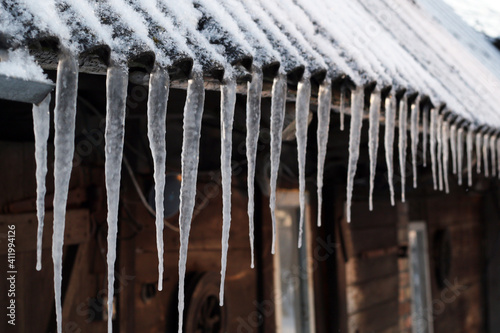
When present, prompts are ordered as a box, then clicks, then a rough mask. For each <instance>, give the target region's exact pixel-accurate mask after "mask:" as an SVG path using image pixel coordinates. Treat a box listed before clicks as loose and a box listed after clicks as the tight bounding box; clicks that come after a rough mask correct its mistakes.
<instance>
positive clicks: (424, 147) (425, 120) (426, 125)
mask: <svg viewBox="0 0 500 333" xmlns="http://www.w3.org/2000/svg"><path fill="white" fill-rule="evenodd" d="M428 134H429V106H428V105H426V106H425V107H424V111H423V113H422V157H423V164H424V167H426V166H427V144H428V138H427V135H428Z"/></svg>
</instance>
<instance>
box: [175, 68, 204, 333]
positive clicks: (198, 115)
mask: <svg viewBox="0 0 500 333" xmlns="http://www.w3.org/2000/svg"><path fill="white" fill-rule="evenodd" d="M204 101H205V88H204V85H203V74H202V73H201V72H197V71H195V72H193V73H192V74H191V78H190V79H189V81H188V87H187V95H186V104H185V105H184V123H183V131H184V133H183V137H182V153H181V174H182V181H181V191H180V194H179V197H180V203H179V211H180V214H179V233H180V248H179V291H178V304H177V308H178V311H179V325H178V332H179V333H182V332H183V329H182V324H183V313H184V279H185V277H186V259H187V250H188V244H189V231H190V229H191V218H192V217H193V210H194V204H195V197H196V180H197V177H198V159H199V148H200V135H201V119H202V116H203V105H204Z"/></svg>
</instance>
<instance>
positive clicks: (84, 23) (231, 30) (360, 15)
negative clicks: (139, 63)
mask: <svg viewBox="0 0 500 333" xmlns="http://www.w3.org/2000/svg"><path fill="white" fill-rule="evenodd" d="M2 7H4V8H0V9H1V10H0V16H1V18H2V20H1V22H0V33H1V34H2V35H7V36H11V38H12V39H14V40H16V41H17V44H18V45H19V44H21V45H22V44H24V45H25V46H27V45H29V44H30V43H31V42H32V41H33V40H36V39H41V38H46V37H48V36H50V37H55V38H57V39H58V40H59V42H60V45H61V46H62V47H63V48H65V49H66V50H68V51H69V52H72V53H75V54H78V53H81V52H85V51H86V50H89V49H92V48H95V47H97V46H102V45H105V46H107V47H109V49H110V50H111V56H112V57H114V60H116V61H121V62H123V63H125V62H126V61H128V60H130V59H132V58H134V57H137V56H139V55H141V54H144V53H148V52H149V53H150V54H154V57H155V60H156V62H157V63H158V64H159V65H160V66H163V67H172V66H175V64H176V63H177V62H178V61H182V60H185V59H189V60H190V61H192V62H193V64H194V66H195V67H196V68H199V69H201V70H204V71H205V72H210V71H211V70H213V69H214V68H216V69H219V70H224V71H225V72H226V75H232V74H233V73H235V71H233V66H234V65H243V66H244V67H245V68H247V69H250V64H251V62H252V61H253V62H254V65H255V66H262V67H264V66H267V65H270V64H272V63H278V62H279V63H280V64H281V71H282V72H291V71H293V70H296V69H298V68H302V69H305V70H306V71H308V72H310V73H311V74H313V75H314V74H315V73H327V75H328V76H329V77H331V78H332V79H335V78H338V77H340V76H347V77H349V78H350V79H351V80H352V81H353V82H354V83H355V84H356V85H363V84H368V83H373V82H376V83H377V84H378V86H379V88H386V87H392V88H393V89H394V90H396V91H398V90H402V89H406V90H408V91H411V92H418V93H420V94H421V95H426V96H428V97H429V98H430V99H431V101H432V102H433V104H434V105H436V106H437V105H443V104H446V106H447V108H448V109H449V110H450V111H452V112H454V113H455V114H457V115H459V116H461V117H462V118H464V119H466V120H468V121H469V122H471V123H472V124H474V125H482V124H488V125H490V126H494V127H497V128H500V112H499V111H498V110H497V106H498V105H500V94H498V91H499V89H500V53H499V52H498V51H496V50H494V48H493V47H491V46H489V45H488V44H487V42H486V41H485V40H484V38H478V36H477V34H474V32H473V31H472V29H471V28H469V27H468V26H467V25H466V24H465V23H464V22H462V21H461V20H460V19H459V18H458V17H457V16H456V14H454V13H453V12H452V10H451V9H450V8H449V7H448V6H447V5H445V4H443V3H442V1H441V0H438V1H435V0H432V1H431V0H416V1H410V0H402V1H401V0H398V1H397V0H333V1H326V0H256V1H242V0H223V1H214V0H180V1H176V2H174V3H172V2H171V1H167V0H158V1H156V0H107V1H102V0H47V1H44V2H43V5H41V2H39V1H36V0H6V1H4V2H2Z"/></svg>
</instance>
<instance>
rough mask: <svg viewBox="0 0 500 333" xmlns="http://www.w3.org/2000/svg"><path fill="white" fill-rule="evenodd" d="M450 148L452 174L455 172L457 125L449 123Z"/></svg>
mask: <svg viewBox="0 0 500 333" xmlns="http://www.w3.org/2000/svg"><path fill="white" fill-rule="evenodd" d="M450 148H451V165H452V172H453V174H454V175H456V174H457V125H456V124H452V125H450Z"/></svg>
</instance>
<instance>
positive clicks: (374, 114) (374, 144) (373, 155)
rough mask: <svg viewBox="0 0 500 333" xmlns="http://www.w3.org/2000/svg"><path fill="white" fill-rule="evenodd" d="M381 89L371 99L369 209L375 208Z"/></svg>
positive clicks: (374, 92)
mask: <svg viewBox="0 0 500 333" xmlns="http://www.w3.org/2000/svg"><path fill="white" fill-rule="evenodd" d="M380 103H381V95H380V90H377V89H375V91H373V92H372V95H371V99H370V116H369V117H370V128H369V130H368V149H369V155H370V197H369V202H368V205H369V209H370V210H373V188H374V184H375V171H376V168H377V151H378V132H379V127H380Z"/></svg>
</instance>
